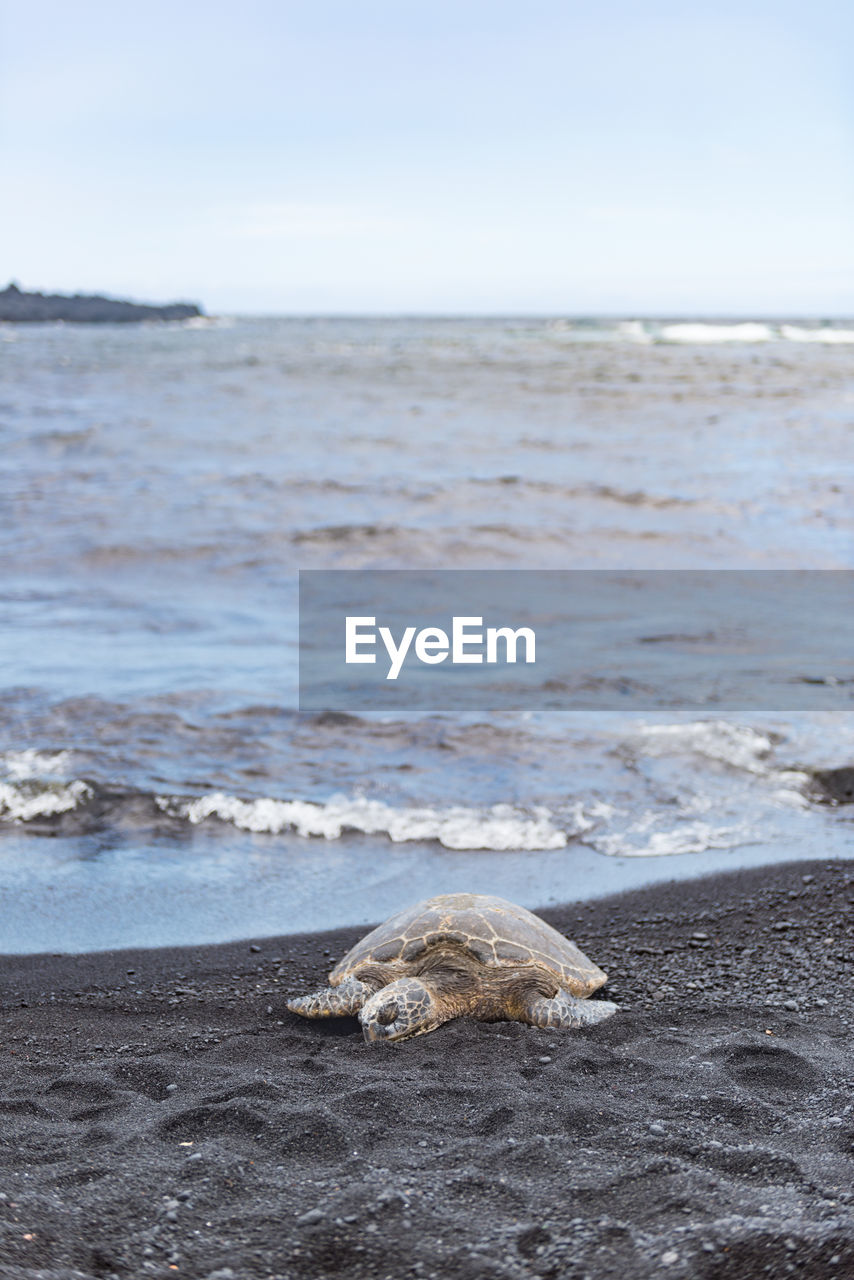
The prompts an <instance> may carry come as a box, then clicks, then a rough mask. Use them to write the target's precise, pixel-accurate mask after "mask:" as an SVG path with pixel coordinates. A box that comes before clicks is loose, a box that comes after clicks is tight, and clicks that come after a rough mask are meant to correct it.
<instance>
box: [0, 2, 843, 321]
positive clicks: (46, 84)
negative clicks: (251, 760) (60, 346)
mask: <svg viewBox="0 0 854 1280" xmlns="http://www.w3.org/2000/svg"><path fill="white" fill-rule="evenodd" d="M0 13H2V27H0V84H2V153H0V164H1V165H2V167H0V175H2V176H0V183H2V197H0V281H2V280H3V279H4V278H5V279H8V278H10V277H15V278H17V279H18V280H19V281H20V282H21V283H22V285H24V286H27V287H32V288H48V289H53V288H56V289H60V290H74V289H84V290H88V289H92V290H103V291H108V292H112V293H117V294H123V295H132V296H137V297H142V298H153V299H166V298H173V297H190V298H197V299H200V300H201V301H202V302H203V303H204V304H205V305H206V306H207V307H208V308H209V309H210V310H212V311H231V310H234V311H260V312H291V313H304V312H322V313H330V312H357V313H376V312H381V313H383V312H384V313H400V312H408V313H415V312H431V313H460V312H462V313H467V314H473V313H502V312H503V313H520V312H527V313H538V312H542V313H558V314H577V313H614V312H620V313H626V312H629V313H646V314H655V313H659V314H661V313H669V314H695V315H696V314H710V313H718V314H723V313H729V314H744V315H746V314H757V313H764V314H785V313H788V314H794V313H800V314H817V315H844V314H851V313H854V164H852V161H853V160H854V105H853V101H854V75H852V66H854V39H852V37H854V6H852V5H851V4H850V3H848V0H844V2H842V0H839V2H837V0H829V2H827V3H824V4H822V5H821V6H820V7H818V6H808V5H806V4H805V3H802V2H800V0H799V2H798V3H789V2H788V0H774V2H771V0H769V2H767V3H766V2H764V0H763V2H761V3H750V0H741V2H740V3H733V2H731V0H719V2H717V3H714V4H711V3H709V4H707V5H705V6H702V5H698V4H696V3H691V2H686V0H679V2H678V3H675V2H674V3H668V2H667V0H637V2H631V0H609V3H607V4H596V3H591V2H590V0H527V2H525V3H523V2H522V0H515V2H514V3H506V2H505V0H429V2H424V0H361V2H359V3H354V2H353V0H344V2H339V0H300V3H293V2H290V0H243V2H242V3H239V4H238V3H227V2H225V0H172V2H171V3H164V2H163V0H148V2H147V3H145V4H144V5H143V4H139V5H137V4H134V5H129V4H121V3H116V0H110V3H107V2H102V0H74V3H69V2H68V0H0Z"/></svg>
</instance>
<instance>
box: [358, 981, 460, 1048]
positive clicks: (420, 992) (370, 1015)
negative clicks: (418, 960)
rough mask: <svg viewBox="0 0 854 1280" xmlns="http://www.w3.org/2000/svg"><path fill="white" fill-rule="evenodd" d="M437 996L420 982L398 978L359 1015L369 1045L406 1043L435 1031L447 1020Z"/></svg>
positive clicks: (382, 989)
mask: <svg viewBox="0 0 854 1280" xmlns="http://www.w3.org/2000/svg"><path fill="white" fill-rule="evenodd" d="M446 1016H447V1015H445V1014H443V1013H442V1010H441V1006H440V1002H439V1000H438V999H437V996H436V993H435V992H434V991H433V990H432V989H431V987H429V986H428V985H427V983H425V982H422V981H421V980H420V978H398V980H397V981H396V982H390V983H389V985H388V986H387V987H382V988H381V989H380V990H379V991H377V992H375V993H374V995H372V996H371V998H370V1000H368V1001H367V1002H366V1003H365V1004H364V1005H363V1006H362V1009H361V1011H360V1013H359V1021H360V1022H361V1024H362V1031H363V1032H364V1035H365V1039H366V1040H367V1041H368V1043H369V1044H371V1043H373V1042H374V1041H377V1040H405V1039H407V1037H409V1036H418V1035H422V1034H423V1033H424V1032H425V1031H432V1030H433V1029H434V1028H435V1027H438V1026H440V1025H441V1024H442V1023H443V1022H444V1021H445V1020H446Z"/></svg>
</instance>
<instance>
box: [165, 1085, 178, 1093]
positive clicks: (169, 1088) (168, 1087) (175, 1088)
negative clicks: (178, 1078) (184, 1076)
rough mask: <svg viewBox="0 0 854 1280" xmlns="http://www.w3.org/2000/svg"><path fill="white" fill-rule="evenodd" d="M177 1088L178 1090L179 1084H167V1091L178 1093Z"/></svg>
mask: <svg viewBox="0 0 854 1280" xmlns="http://www.w3.org/2000/svg"><path fill="white" fill-rule="evenodd" d="M177 1090H178V1086H177V1084H167V1086H166V1092H167V1093H176V1092H177Z"/></svg>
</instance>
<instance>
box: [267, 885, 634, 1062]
mask: <svg viewBox="0 0 854 1280" xmlns="http://www.w3.org/2000/svg"><path fill="white" fill-rule="evenodd" d="M607 976H608V975H607V974H605V973H603V972H602V970H601V969H598V968H597V967H596V965H595V964H593V963H592V962H591V961H590V960H588V959H587V957H586V956H585V955H583V954H582V952H581V951H579V949H578V947H577V946H576V945H575V943H574V942H570V941H569V940H568V939H567V938H565V937H564V936H563V934H560V933H558V932H557V930H556V929H553V928H552V927H551V925H548V924H546V922H545V921H544V920H540V918H539V917H538V916H535V915H533V914H532V913H531V912H530V911H526V910H525V908H524V907H517V906H516V905H515V904H514V903H512V902H506V901H505V899H504V898H494V897H492V896H491V895H487V894H477V893H449V894H445V895H443V896H442V897H438V898H428V899H427V900H426V901H424V902H418V903H416V904H415V906H414V907H408V908H407V909H406V910H405V911H399V912H398V913H397V914H396V915H393V916H390V917H389V919H388V920H386V922H385V923H384V924H381V925H379V926H378V927H377V928H376V929H374V930H373V931H372V932H371V933H369V934H368V935H367V937H365V938H363V939H362V940H361V942H357V943H356V945H355V947H353V948H352V949H351V950H350V951H348V952H347V954H346V955H345V956H344V957H343V959H341V960H339V961H338V963H337V964H336V966H335V968H334V969H333V970H332V972H331V973H330V975H329V986H328V987H325V988H324V989H323V990H321V991H314V992H312V993H311V994H310V995H307V996H301V997H299V998H298V999H294V1000H289V1001H288V1008H289V1009H290V1010H291V1012H292V1013H299V1014H301V1015H302V1016H303V1017H304V1018H329V1017H335V1016H339V1017H340V1016H346V1015H348V1014H349V1015H353V1014H358V1017H359V1021H360V1022H361V1024H362V1030H363V1032H364V1034H365V1039H366V1040H368V1041H371V1040H404V1039H406V1038H407V1037H408V1036H417V1035H421V1034H422V1033H423V1032H425V1031H433V1030H434V1029H435V1028H436V1027H438V1026H441V1024H442V1023H443V1022H447V1021H448V1020H449V1019H451V1018H458V1017H460V1015H462V1014H467V1015H468V1016H469V1017H472V1018H479V1019H480V1020H481V1021H484V1022H494V1021H497V1020H500V1019H515V1020H517V1021H519V1022H529V1023H531V1024H532V1025H533V1026H535V1027H581V1026H587V1025H589V1024H590V1023H593V1022H601V1021H602V1019H603V1018H608V1017H610V1015H611V1014H612V1013H615V1012H616V1009H617V1006H616V1005H614V1004H611V1003H610V1002H609V1001H607V1000H591V1001H589V1002H588V1001H587V1000H586V999H585V997H586V996H589V995H590V993H591V992H593V991H595V990H596V988H597V987H601V986H602V984H603V983H604V982H605V981H606V980H607Z"/></svg>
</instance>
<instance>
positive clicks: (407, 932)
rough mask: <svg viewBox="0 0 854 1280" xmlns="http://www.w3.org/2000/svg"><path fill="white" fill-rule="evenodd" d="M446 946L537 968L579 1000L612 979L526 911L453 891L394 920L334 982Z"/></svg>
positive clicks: (351, 954) (349, 957)
mask: <svg viewBox="0 0 854 1280" xmlns="http://www.w3.org/2000/svg"><path fill="white" fill-rule="evenodd" d="M443 942H453V943H457V944H458V945H460V946H464V947H466V948H467V949H468V950H469V951H470V952H471V953H472V954H473V955H474V956H476V957H477V959H478V960H480V961H481V962H482V963H483V964H486V965H499V966H503V965H513V966H519V965H526V964H530V965H537V966H538V967H539V968H541V969H545V970H547V971H548V972H549V973H550V974H552V975H553V976H554V977H555V978H556V979H557V981H558V982H559V983H560V984H561V986H562V987H563V988H564V990H566V991H568V992H569V993H570V994H571V995H574V996H589V995H590V993H591V992H592V991H595V990H596V989H597V987H601V986H602V984H603V983H604V982H605V981H606V980H607V977H608V975H607V974H606V973H603V972H602V970H601V969H599V968H597V966H596V965H595V964H593V962H592V961H591V960H588V959H587V956H586V955H584V953H583V952H582V951H580V950H579V949H578V947H577V946H576V945H575V943H574V942H570V941H569V939H568V938H565V937H564V936H563V934H562V933H558V931H557V929H553V928H552V927H551V925H549V924H546V922H545V920H541V919H540V918H539V916H535V915H534V914H533V913H532V912H531V911H526V910H525V908H524V907H518V906H516V904H515V903H513V902H507V901H506V900H505V899H504V898H494V897H492V896H491V895H487V894H477V893H448V894H444V895H442V896H441V897H438V898H427V899H425V901H423V902H417V903H416V904H415V906H414V907H407V908H406V910H404V911H399V912H397V914H396V915H393V916H389V918H388V920H386V921H385V923H384V924H381V925H378V926H377V928H376V929H374V930H372V931H371V933H369V934H367V936H366V937H364V938H362V940H361V942H357V943H356V945H355V947H353V948H351V950H350V951H348V952H347V954H346V955H345V956H344V957H342V959H341V960H339V961H338V963H337V964H336V966H335V968H334V969H333V970H332V972H331V973H330V975H329V982H330V984H331V985H332V986H333V987H337V986H338V984H339V983H340V982H343V981H344V979H345V978H346V977H348V976H349V975H350V974H352V973H353V972H354V970H356V969H358V968H359V967H360V966H361V965H363V964H376V963H382V964H399V965H400V966H401V969H402V970H405V968H406V966H407V964H408V963H409V962H412V961H414V960H417V959H418V957H419V956H421V955H422V954H423V953H424V952H425V951H426V950H428V948H430V947H433V946H436V945H437V944H440V943H443Z"/></svg>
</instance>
